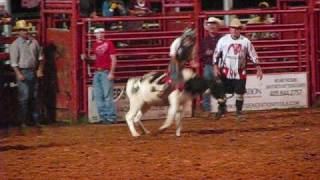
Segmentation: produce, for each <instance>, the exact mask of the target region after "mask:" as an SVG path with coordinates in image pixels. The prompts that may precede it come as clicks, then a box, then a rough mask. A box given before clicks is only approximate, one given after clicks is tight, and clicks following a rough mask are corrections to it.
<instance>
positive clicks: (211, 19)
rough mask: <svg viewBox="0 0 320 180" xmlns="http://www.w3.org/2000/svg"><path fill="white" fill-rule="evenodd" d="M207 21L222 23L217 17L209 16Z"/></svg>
mask: <svg viewBox="0 0 320 180" xmlns="http://www.w3.org/2000/svg"><path fill="white" fill-rule="evenodd" d="M207 23H209V24H214V23H215V24H218V25H222V21H221V20H220V19H219V18H216V17H209V18H208V20H207Z"/></svg>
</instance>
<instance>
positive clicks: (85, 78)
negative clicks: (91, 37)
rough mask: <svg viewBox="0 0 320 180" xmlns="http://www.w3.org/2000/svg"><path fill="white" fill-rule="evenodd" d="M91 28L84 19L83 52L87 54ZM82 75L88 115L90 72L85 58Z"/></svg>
mask: <svg viewBox="0 0 320 180" xmlns="http://www.w3.org/2000/svg"><path fill="white" fill-rule="evenodd" d="M88 31H89V28H87V22H86V21H84V22H83V24H82V33H81V35H82V53H83V54H85V55H88V54H87V52H86V49H87V34H88ZM82 76H83V84H82V85H83V97H84V99H83V107H84V112H85V114H86V115H88V86H87V81H88V78H87V77H88V72H87V63H86V62H85V61H84V60H83V61H82Z"/></svg>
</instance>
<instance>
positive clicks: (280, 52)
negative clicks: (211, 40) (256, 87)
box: [200, 9, 309, 73]
mask: <svg viewBox="0 0 320 180" xmlns="http://www.w3.org/2000/svg"><path fill="white" fill-rule="evenodd" d="M295 13H297V14H299V13H300V14H301V13H306V9H298V10H263V11H261V10H231V11H215V12H204V13H203V15H201V16H200V24H203V23H204V20H205V19H207V18H208V17H209V16H216V17H223V16H225V15H238V16H244V15H253V14H272V15H273V16H274V17H276V18H277V17H279V16H277V15H280V17H281V16H284V15H288V14H295ZM304 19H307V17H306V15H305V17H304ZM306 22H307V21H303V22H297V23H285V22H282V23H281V24H278V23H277V19H275V21H274V23H272V24H256V25H253V24H251V25H246V26H245V29H244V30H243V35H246V36H248V35H250V34H253V33H269V34H271V37H269V38H263V39H252V43H253V45H254V46H255V48H256V50H257V53H258V56H259V59H260V61H261V63H260V64H261V67H262V69H263V71H264V72H265V73H272V72H301V71H307V72H308V71H309V63H308V56H309V55H308V52H309V49H308V48H309V47H308V46H309V45H308V36H307V30H308V24H307V23H306ZM244 23H246V22H244ZM200 27H201V28H202V30H201V31H200V32H201V37H200V39H201V38H202V37H204V35H205V32H204V30H203V26H200ZM221 33H223V34H224V33H228V28H226V27H225V28H222V29H221ZM249 39H250V37H249ZM254 69H255V68H253V66H252V64H251V63H249V73H253V72H254Z"/></svg>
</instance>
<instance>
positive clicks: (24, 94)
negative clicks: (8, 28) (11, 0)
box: [10, 20, 43, 127]
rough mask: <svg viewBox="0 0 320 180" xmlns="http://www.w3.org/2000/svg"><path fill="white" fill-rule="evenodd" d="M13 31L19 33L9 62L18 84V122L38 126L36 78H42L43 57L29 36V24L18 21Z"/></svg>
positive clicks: (34, 41) (22, 124)
mask: <svg viewBox="0 0 320 180" xmlns="http://www.w3.org/2000/svg"><path fill="white" fill-rule="evenodd" d="M14 30H17V31H19V37H18V38H17V39H16V40H15V41H14V42H13V43H12V44H11V47H10V62H11V66H12V68H13V70H14V72H15V74H16V78H17V83H18V101H19V105H20V111H19V114H18V116H19V121H20V123H21V126H22V127H26V124H27V123H29V122H30V123H31V122H33V123H34V124H35V125H39V119H38V118H39V114H38V112H37V108H36V106H37V94H38V78H42V77H43V56H42V53H41V49H40V46H39V44H38V42H37V40H36V39H34V38H33V37H32V36H31V35H30V34H29V31H30V30H31V24H29V25H27V22H26V21H25V20H19V21H17V22H16V26H15V27H14Z"/></svg>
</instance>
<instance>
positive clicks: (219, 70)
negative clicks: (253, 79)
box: [213, 18, 263, 120]
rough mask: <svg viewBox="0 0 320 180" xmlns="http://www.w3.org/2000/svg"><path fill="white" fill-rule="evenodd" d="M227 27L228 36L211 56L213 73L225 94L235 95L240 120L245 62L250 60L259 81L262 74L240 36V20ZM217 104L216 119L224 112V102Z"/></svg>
mask: <svg viewBox="0 0 320 180" xmlns="http://www.w3.org/2000/svg"><path fill="white" fill-rule="evenodd" d="M229 27H230V34H227V35H225V36H223V37H222V38H220V40H219V41H218V43H217V46H216V49H215V52H214V54H213V64H214V73H215V76H216V77H220V79H221V81H222V83H223V86H224V90H225V93H228V94H229V93H230V94H235V95H236V117H237V118H238V120H242V119H243V116H242V106H243V101H244V98H243V95H244V93H245V92H246V75H247V74H246V68H247V60H250V61H251V62H252V63H253V64H254V65H255V67H256V68H257V77H258V78H259V79H260V80H261V79H262V76H263V73H262V70H261V68H260V66H259V61H258V56H257V53H256V51H255V49H254V47H253V45H252V44H251V41H250V40H249V39H247V38H246V37H244V36H242V35H241V34H240V32H241V28H242V24H241V22H240V20H239V19H237V18H235V19H233V20H232V21H231V23H230V25H229ZM218 104H219V108H218V112H217V114H216V118H217V119H219V118H221V117H222V116H223V115H224V114H225V112H226V100H225V99H218Z"/></svg>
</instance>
